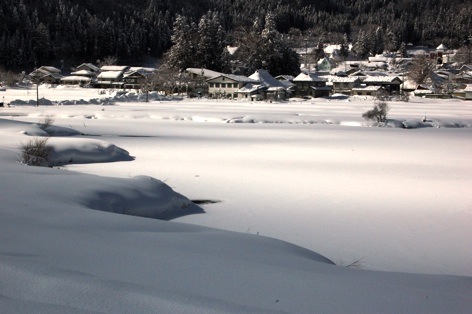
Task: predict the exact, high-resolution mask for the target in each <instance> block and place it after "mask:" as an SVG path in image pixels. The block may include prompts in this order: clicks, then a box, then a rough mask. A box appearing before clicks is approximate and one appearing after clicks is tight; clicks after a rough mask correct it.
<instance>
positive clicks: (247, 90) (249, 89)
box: [236, 83, 267, 94]
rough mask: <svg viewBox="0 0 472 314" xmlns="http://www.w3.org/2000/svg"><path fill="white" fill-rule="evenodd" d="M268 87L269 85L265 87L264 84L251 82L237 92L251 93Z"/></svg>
mask: <svg viewBox="0 0 472 314" xmlns="http://www.w3.org/2000/svg"><path fill="white" fill-rule="evenodd" d="M266 88H267V87H265V86H264V85H260V84H252V83H249V84H246V85H244V86H243V87H241V88H240V89H238V90H237V91H236V93H241V94H251V93H254V92H257V91H259V90H261V89H266Z"/></svg>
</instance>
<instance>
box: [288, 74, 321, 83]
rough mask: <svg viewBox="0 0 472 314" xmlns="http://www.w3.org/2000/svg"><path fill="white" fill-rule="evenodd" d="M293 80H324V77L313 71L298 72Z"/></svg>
mask: <svg viewBox="0 0 472 314" xmlns="http://www.w3.org/2000/svg"><path fill="white" fill-rule="evenodd" d="M293 81H294V82H325V81H326V79H324V78H322V77H320V76H319V75H317V74H314V73H308V74H307V73H304V72H302V73H300V74H298V75H297V77H296V78H294V79H293Z"/></svg>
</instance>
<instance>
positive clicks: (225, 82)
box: [206, 74, 258, 98]
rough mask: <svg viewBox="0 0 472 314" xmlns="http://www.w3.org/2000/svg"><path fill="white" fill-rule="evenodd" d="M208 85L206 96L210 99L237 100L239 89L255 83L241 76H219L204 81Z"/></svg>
mask: <svg viewBox="0 0 472 314" xmlns="http://www.w3.org/2000/svg"><path fill="white" fill-rule="evenodd" d="M206 82H207V83H208V95H209V96H210V97H212V98H237V97H238V94H237V93H236V92H237V91H238V90H239V89H241V88H242V87H244V86H245V85H246V84H249V83H254V84H256V83H258V82H257V81H255V80H253V79H250V78H248V77H247V76H243V75H233V74H220V75H218V76H216V77H213V78H210V79H208V80H207V81H206Z"/></svg>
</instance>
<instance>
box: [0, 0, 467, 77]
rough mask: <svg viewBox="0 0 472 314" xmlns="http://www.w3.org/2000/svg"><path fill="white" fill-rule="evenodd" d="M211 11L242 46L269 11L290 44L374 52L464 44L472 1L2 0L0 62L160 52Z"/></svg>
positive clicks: (137, 58) (130, 57)
mask: <svg viewBox="0 0 472 314" xmlns="http://www.w3.org/2000/svg"><path fill="white" fill-rule="evenodd" d="M210 11H211V12H212V16H217V17H218V25H217V27H218V29H219V33H218V34H220V35H219V36H221V34H222V32H224V41H225V43H224V44H237V41H238V40H241V36H244V34H246V33H248V32H249V30H251V29H252V28H253V27H254V25H255V23H257V21H264V19H265V17H266V16H267V14H269V13H271V14H272V16H273V19H274V21H275V28H276V30H277V31H278V32H279V33H280V34H282V35H283V37H284V39H285V40H286V41H287V42H290V45H291V46H292V47H297V46H298V47H301V46H302V45H303V44H305V45H306V44H307V42H308V43H309V44H310V45H312V46H315V45H316V43H318V42H319V41H320V40H321V38H322V40H323V42H325V43H341V42H342V41H343V38H345V36H347V38H348V40H349V41H350V42H352V43H355V42H356V40H358V39H360V38H362V40H364V41H366V42H368V46H369V47H370V48H369V49H368V51H367V52H368V53H370V54H373V53H375V52H378V51H383V50H390V51H393V50H398V49H399V47H400V46H401V45H402V43H411V44H416V45H429V46H437V45H439V44H441V43H443V44H445V45H446V46H448V47H450V48H459V47H461V46H463V45H464V44H465V42H466V40H467V39H468V38H470V36H471V29H472V3H471V1H470V0H342V1H341V0H292V1H290V0H260V1H253V0H198V1H195V0H131V1H130V0H41V1H36V0H2V1H1V2H0V35H1V37H0V66H2V67H4V68H6V69H13V70H27V69H31V68H34V67H36V66H39V65H44V64H53V65H61V66H67V65H70V64H74V62H93V63H96V62H97V61H98V60H100V59H102V60H103V58H105V57H107V56H114V57H116V58H117V59H118V60H120V62H127V63H129V64H133V63H139V62H141V61H142V60H143V59H144V58H145V57H148V56H149V57H153V58H159V57H161V56H162V55H163V54H164V53H166V52H167V51H169V49H170V48H171V46H172V45H173V44H175V42H174V41H173V40H172V38H173V33H174V27H175V25H176V23H175V22H176V19H177V18H178V17H185V19H186V20H187V21H188V24H189V25H192V23H194V24H193V25H198V23H199V21H201V18H202V16H205V15H209V14H208V12H210ZM220 44H222V43H220Z"/></svg>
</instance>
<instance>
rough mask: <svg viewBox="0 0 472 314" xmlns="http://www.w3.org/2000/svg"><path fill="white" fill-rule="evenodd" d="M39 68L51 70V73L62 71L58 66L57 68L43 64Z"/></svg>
mask: <svg viewBox="0 0 472 314" xmlns="http://www.w3.org/2000/svg"><path fill="white" fill-rule="evenodd" d="M38 70H40V71H41V70H44V71H46V72H49V73H60V72H61V70H59V69H58V68H55V67H53V66H42V67H40V68H39V69H38Z"/></svg>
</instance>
